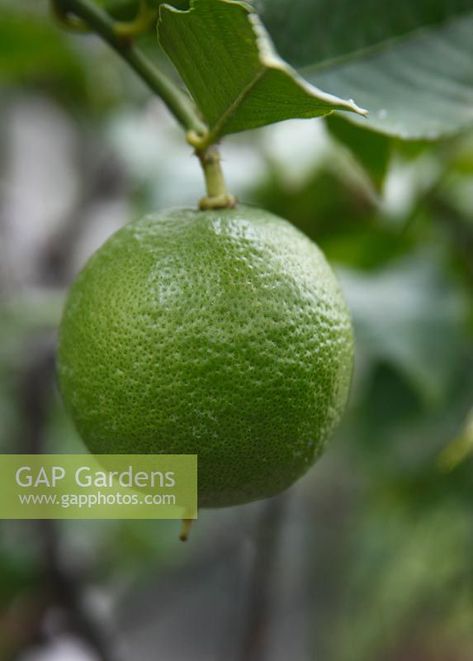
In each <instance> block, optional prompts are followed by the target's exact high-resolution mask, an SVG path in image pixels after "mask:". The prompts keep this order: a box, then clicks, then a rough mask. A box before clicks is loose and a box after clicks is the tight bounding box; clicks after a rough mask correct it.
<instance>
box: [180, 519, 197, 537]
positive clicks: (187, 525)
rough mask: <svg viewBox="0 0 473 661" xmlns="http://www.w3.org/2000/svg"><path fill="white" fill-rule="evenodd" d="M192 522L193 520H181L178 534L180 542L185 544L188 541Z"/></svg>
mask: <svg viewBox="0 0 473 661" xmlns="http://www.w3.org/2000/svg"><path fill="white" fill-rule="evenodd" d="M193 521H194V519H182V526H181V532H180V533H179V539H180V540H181V542H187V540H188V539H189V533H190V530H191V526H192V522H193Z"/></svg>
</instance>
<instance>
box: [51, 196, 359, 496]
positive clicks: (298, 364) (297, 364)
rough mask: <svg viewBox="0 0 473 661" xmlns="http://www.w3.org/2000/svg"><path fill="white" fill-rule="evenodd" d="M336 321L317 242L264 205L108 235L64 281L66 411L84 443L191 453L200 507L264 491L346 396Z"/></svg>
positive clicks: (302, 455)
mask: <svg viewBox="0 0 473 661" xmlns="http://www.w3.org/2000/svg"><path fill="white" fill-rule="evenodd" d="M352 363H353V338H352V330H351V323H350V316H349V313H348V310H347V308H346V305H345V302H344V299H343V296H342V294H341V291H340V288H339V286H338V283H337V281H336V279H335V276H334V274H333V272H332V270H331V268H330V266H329V265H328V264H327V262H326V260H325V258H324V256H323V254H322V253H321V252H320V250H319V249H318V247H317V246H316V245H315V244H314V243H313V242H312V241H310V240H309V239H308V238H307V237H306V236H304V235H303V234H302V233H301V232H299V231H298V230H297V229H296V228H294V227H293V226H292V225H290V224H289V223H288V222H286V221H285V220H282V219H280V218H278V217H276V216H274V215H272V214H270V213H268V212H266V211H262V210H259V209H253V208H250V207H245V206H238V207H237V208H236V209H225V210H218V211H204V212H202V211H196V210H192V209H173V210H168V211H164V212H162V213H159V214H153V215H149V216H146V217H144V218H142V219H141V220H138V221H136V222H133V223H130V224H129V225H127V226H125V227H123V228H122V229H120V230H119V231H118V232H117V233H116V234H114V235H113V236H112V237H111V238H110V239H109V240H108V241H107V242H106V243H105V244H104V245H103V246H102V247H101V248H100V249H99V250H98V251H97V252H96V253H95V254H94V255H93V256H92V258H91V259H90V260H89V262H88V263H87V265H86V266H85V268H84V269H83V271H82V272H81V273H80V274H79V276H78V278H77V280H76V281H75V283H74V284H73V286H72V288H71V291H70V294H69V298H68V300H67V303H66V307H65V310H64V315H63V319H62V323H61V328H60V333H59V352H58V376H59V383H60V388H61V391H62V394H63V397H64V400H65V403H66V406H67V408H68V410H69V412H70V414H71V416H72V418H73V420H74V422H75V424H76V426H77V429H78V431H79V433H80V434H81V436H82V438H83V439H84V441H85V443H86V444H87V446H88V447H89V449H90V450H91V451H92V452H94V453H170V454H173V453H178V454H180V453H183V454H187V453H192V454H194V453H197V454H198V456H199V459H198V461H199V505H200V506H203V507H222V506H227V505H236V504H239V503H245V502H249V501H253V500H258V499H260V498H265V497H267V496H271V495H273V494H276V493H278V492H279V491H282V490H283V489H285V488H286V487H288V486H289V485H291V484H292V483H293V482H294V481H295V480H296V479H297V478H299V477H300V476H301V475H303V474H304V473H305V472H306V470H307V469H308V468H309V466H311V464H313V462H314V461H315V459H316V458H317V457H318V456H319V455H320V453H321V451H322V450H323V447H324V445H325V442H326V440H327V438H328V437H329V435H330V433H331V432H332V430H333V428H334V427H335V425H336V424H337V422H338V420H339V418H340V415H341V413H342V411H343V409H344V406H345V403H346V399H347V396H348V391H349V386H350V380H351V372H352Z"/></svg>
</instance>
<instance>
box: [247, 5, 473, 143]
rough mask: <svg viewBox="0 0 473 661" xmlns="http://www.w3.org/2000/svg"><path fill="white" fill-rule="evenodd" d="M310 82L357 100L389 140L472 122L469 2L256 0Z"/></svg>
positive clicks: (285, 52)
mask: <svg viewBox="0 0 473 661" xmlns="http://www.w3.org/2000/svg"><path fill="white" fill-rule="evenodd" d="M255 6H256V8H257V9H258V10H259V11H260V12H261V15H262V19H263V22H264V23H265V25H266V26H267V28H268V30H269V32H270V34H271V37H272V39H273V40H274V42H275V44H276V47H277V48H278V50H279V52H280V53H281V54H282V56H283V57H284V58H286V59H287V61H288V62H290V63H291V64H292V65H293V66H295V67H296V68H297V69H298V71H299V73H300V74H301V75H303V76H304V77H305V78H306V79H307V80H308V81H309V82H311V83H313V84H315V85H320V86H321V87H323V89H326V90H327V91H329V92H331V93H332V94H343V95H344V96H351V95H353V96H355V98H356V100H357V102H358V103H360V104H361V105H362V106H363V107H365V108H367V109H368V111H369V115H368V118H367V120H363V121H362V122H360V121H359V120H358V118H357V117H356V116H355V115H353V116H348V115H347V116H346V117H345V118H346V119H349V120H350V121H353V122H355V123H359V124H360V125H361V126H362V127H363V128H370V129H373V130H375V131H379V132H382V133H385V134H388V135H392V136H397V137H400V138H404V139H437V138H439V137H441V136H444V135H448V134H451V133H454V132H457V131H459V130H461V129H464V128H466V127H468V126H471V125H472V124H473V67H472V66H471V62H472V60H473V0H417V1H416V2H413V1H412V0H399V1H398V2H396V3H384V2H373V0H359V1H358V2H356V3H353V2H350V1H349V0H290V2H289V0H255Z"/></svg>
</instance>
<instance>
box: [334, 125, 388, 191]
mask: <svg viewBox="0 0 473 661" xmlns="http://www.w3.org/2000/svg"><path fill="white" fill-rule="evenodd" d="M327 127H328V129H329V131H330V133H331V134H332V136H333V137H334V138H335V140H336V141H337V142H339V143H341V144H343V145H344V146H345V147H346V148H347V149H348V150H349V151H350V152H351V153H352V154H353V156H354V157H355V158H356V159H357V161H358V162H359V163H360V164H361V166H362V167H363V168H364V170H365V171H366V173H367V174H368V175H369V177H370V179H371V181H372V182H373V184H374V186H375V188H376V189H377V190H381V188H382V186H383V183H384V179H385V177H386V174H387V171H388V165H389V161H390V158H391V152H392V142H393V141H392V140H391V139H390V138H387V137H386V136H384V135H380V134H379V133H374V132H372V131H369V132H367V131H364V130H363V129H361V128H360V127H358V126H355V125H354V124H351V123H348V122H344V121H343V120H342V119H341V118H340V117H339V116H337V115H336V114H333V115H331V116H330V117H328V118H327Z"/></svg>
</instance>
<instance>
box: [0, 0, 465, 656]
mask: <svg viewBox="0 0 473 661" xmlns="http://www.w3.org/2000/svg"><path fill="white" fill-rule="evenodd" d="M118 5H119V3H118V2H117V6H118ZM155 48H156V47H155V46H154V45H153V43H151V42H150V44H149V49H150V51H151V52H153V56H156V57H158V55H157V54H156V53H155V50H153V49H155ZM165 66H168V65H165ZM0 86H1V93H0V113H1V122H0V144H1V156H0V257H1V268H0V291H1V297H2V298H1V309H0V315H1V317H0V318H1V323H0V338H1V341H0V423H1V424H0V447H1V450H2V452H47V451H74V450H75V451H78V452H80V451H82V445H81V442H80V439H79V438H78V436H77V434H76V432H75V431H74V429H73V428H72V426H71V423H70V422H69V420H68V419H67V418H66V416H65V413H64V410H63V408H62V404H61V402H60V398H59V396H58V393H57V390H56V386H55V379H54V345H55V329H56V327H57V324H58V320H59V318H60V314H61V306H62V301H63V299H64V295H65V291H66V288H67V286H68V283H70V281H71V280H72V278H73V277H74V275H75V274H76V273H77V271H78V270H79V269H80V268H81V266H82V265H83V264H84V262H85V260H86V259H87V257H88V256H89V255H90V254H91V252H93V250H95V249H96V248H97V247H98V246H99V245H100V244H101V243H102V242H103V241H104V240H105V239H106V238H107V236H109V235H110V233H111V232H113V231H114V230H116V229H117V228H118V227H120V226H121V225H123V224H124V223H126V222H128V221H129V220H131V219H133V218H135V217H137V216H139V215H140V214H142V213H143V212H145V211H148V210H150V209H157V208H163V207H166V206H181V205H188V204H190V205H194V204H195V202H196V200H197V199H198V198H199V197H200V195H201V193H202V189H203V183H202V180H201V174H200V172H199V168H198V164H197V162H196V160H195V159H194V158H193V156H192V154H191V150H190V148H189V147H188V146H186V144H185V142H184V140H183V139H182V135H181V133H180V131H179V129H178V128H177V127H176V126H175V125H174V124H173V122H172V120H171V119H170V118H169V116H168V114H167V113H166V111H165V109H164V108H163V106H162V105H161V103H160V102H159V101H157V100H156V99H153V98H151V97H150V95H149V93H148V91H147V90H146V89H145V88H144V87H143V85H142V83H141V82H140V81H138V80H136V79H135V78H134V76H133V74H131V73H130V72H129V71H128V70H127V69H126V67H125V65H123V64H122V63H121V62H119V61H118V59H117V58H116V56H115V55H114V54H113V53H111V52H110V51H109V50H108V49H107V48H106V46H104V45H103V44H101V43H100V42H99V40H98V39H96V38H94V37H93V36H91V37H84V36H71V35H68V34H65V33H64V32H63V31H62V30H61V29H60V28H58V27H57V26H56V25H55V24H54V22H53V21H52V20H51V19H50V17H49V16H48V13H47V5H46V2H44V1H43V0H40V1H32V0H31V1H29V2H28V1H27V0H25V1H23V2H14V1H11V2H8V1H6V0H3V1H2V2H1V3H0ZM223 157H224V166H225V171H226V175H227V179H228V181H229V183H230V185H231V189H232V191H233V192H235V193H236V194H237V195H238V196H239V198H240V199H241V200H245V201H247V202H249V203H252V204H255V205H258V206H262V207H265V208H267V209H269V210H271V211H273V212H275V213H277V214H279V215H281V216H284V217H286V218H288V219H290V220H291V222H293V223H294V224H295V225H297V226H298V227H300V228H301V229H302V230H303V231H304V232H306V233H307V234H308V235H309V236H311V237H312V238H313V239H314V240H316V241H317V242H318V243H319V244H320V245H321V247H322V248H323V249H324V251H325V253H326V254H327V256H328V258H329V259H330V260H331V261H332V263H333V264H334V265H335V267H336V269H337V272H338V273H339V276H340V279H341V282H342V284H343V288H344V291H345V293H346V296H347V299H348V302H349V305H350V307H351V310H352V313H353V318H354V325H355V333H356V338H357V356H356V372H355V377H354V383H353V389H352V397H351V404H350V409H349V411H348V413H347V415H346V416H345V420H344V424H343V425H342V427H341V429H339V431H338V433H337V435H336V438H334V439H333V441H332V443H331V445H330V448H329V450H328V451H327V453H326V455H325V456H324V457H323V458H322V460H320V461H319V463H318V464H317V465H316V467H315V468H314V469H313V470H312V471H310V473H309V474H308V475H307V476H306V477H305V478H304V479H303V480H302V481H301V482H300V483H299V484H297V485H296V486H295V487H294V488H292V489H291V490H290V491H289V492H288V493H287V494H285V495H283V496H282V497H280V498H278V499H275V500H273V501H268V502H265V503H256V504H253V505H250V506H245V507H239V508H232V509H228V510H222V511H203V512H202V513H201V516H200V519H199V521H198V524H197V525H195V529H194V530H193V532H192V536H191V539H190V541H189V543H188V544H187V545H183V544H181V543H180V542H179V541H178V539H177V533H178V525H177V522H164V521H156V522H150V521H143V522H140V521H98V522H93V521H82V522H73V521H70V522H67V521H66V522H60V521H58V522H45V521H42V522H41V521H40V522H27V521H24V522H7V521H3V522H0V659H2V660H3V659H20V660H21V661H55V660H61V661H79V660H82V661H85V660H93V659H110V660H114V659H117V660H118V659H123V660H125V661H128V660H131V659H133V660H141V659H143V660H146V661H148V660H151V659H156V660H160V659H163V660H165V661H181V660H182V661H184V660H188V659H189V660H190V659H192V660H193V661H213V660H214V659H215V660H219V659H226V660H227V661H240V660H241V661H256V660H258V661H287V659H294V660H295V661H306V660H307V661H310V660H315V659H317V660H318V661H379V660H380V659H383V661H411V660H412V661H469V660H470V661H471V659H473V563H472V558H473V471H472V468H473V461H472V458H471V457H472V453H473V412H472V411H473V409H472V406H473V306H472V300H473V297H472V290H473V133H470V134H463V135H459V136H453V137H451V138H450V139H448V140H446V141H443V142H440V143H435V144H429V143H413V142H409V143H400V142H397V141H395V140H393V139H388V138H384V137H381V136H378V135H375V134H372V133H369V132H365V131H362V130H361V129H359V128H357V127H355V126H353V125H350V124H348V123H345V122H343V121H342V120H340V119H337V118H330V119H329V120H328V121H326V122H323V121H314V120H307V121H293V122H288V123H283V124H280V125H276V126H272V127H268V128H265V129H262V130H258V131H255V132H251V133H248V134H246V135H240V136H237V137H233V138H231V139H227V140H226V141H225V144H224V145H223Z"/></svg>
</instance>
